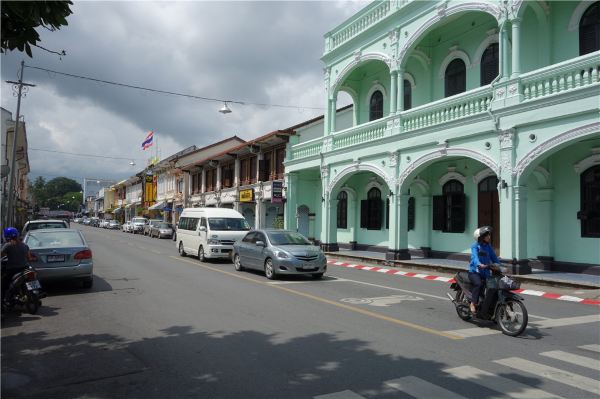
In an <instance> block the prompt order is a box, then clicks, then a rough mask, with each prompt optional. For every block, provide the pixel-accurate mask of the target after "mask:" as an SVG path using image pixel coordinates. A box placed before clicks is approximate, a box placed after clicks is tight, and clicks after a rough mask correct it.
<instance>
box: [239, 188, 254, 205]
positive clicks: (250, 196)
mask: <svg viewBox="0 0 600 399" xmlns="http://www.w3.org/2000/svg"><path fill="white" fill-rule="evenodd" d="M252 201H254V189H252V188H249V189H246V190H240V202H252Z"/></svg>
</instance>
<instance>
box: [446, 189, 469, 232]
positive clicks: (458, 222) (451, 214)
mask: <svg viewBox="0 0 600 399" xmlns="http://www.w3.org/2000/svg"><path fill="white" fill-rule="evenodd" d="M442 192H443V193H444V212H445V213H444V219H445V223H444V231H445V232H448V233H463V232H464V231H465V215H466V209H465V205H466V200H465V194H464V186H463V184H462V183H461V182H459V181H458V180H450V181H448V182H447V183H446V184H444V187H443V188H442Z"/></svg>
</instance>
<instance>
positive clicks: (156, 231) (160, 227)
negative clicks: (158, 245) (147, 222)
mask: <svg viewBox="0 0 600 399" xmlns="http://www.w3.org/2000/svg"><path fill="white" fill-rule="evenodd" d="M149 234H150V237H156V238H163V237H168V238H171V237H172V236H173V225H172V224H171V223H167V222H160V223H157V224H154V225H151V226H150V233H149Z"/></svg>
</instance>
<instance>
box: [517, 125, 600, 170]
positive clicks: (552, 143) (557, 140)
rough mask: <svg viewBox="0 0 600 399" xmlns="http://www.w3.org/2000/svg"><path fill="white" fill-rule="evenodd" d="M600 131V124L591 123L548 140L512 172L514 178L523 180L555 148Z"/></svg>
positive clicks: (530, 153) (531, 152)
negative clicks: (526, 171) (530, 166)
mask: <svg viewBox="0 0 600 399" xmlns="http://www.w3.org/2000/svg"><path fill="white" fill-rule="evenodd" d="M599 131H600V122H595V123H591V124H589V125H585V126H581V127H578V128H575V129H571V130H569V131H567V132H565V133H562V134H560V135H558V136H554V137H553V138H551V139H550V140H547V141H545V142H543V143H541V144H540V145H538V146H537V147H535V148H534V149H533V150H531V151H529V152H528V153H527V154H526V155H525V156H524V157H523V158H522V159H521V160H520V161H519V162H518V163H517V165H516V166H515V168H514V170H513V171H512V174H513V177H515V176H516V177H517V178H518V179H520V178H521V176H522V175H523V172H524V171H525V169H527V167H528V166H529V165H530V164H531V163H532V162H533V161H535V160H536V159H538V157H540V156H541V155H542V154H545V153H547V152H549V151H552V150H553V149H554V148H556V147H559V146H561V145H562V144H563V143H567V142H569V141H571V140H574V139H579V138H582V137H585V136H588V135H591V134H596V133H598V132H599Z"/></svg>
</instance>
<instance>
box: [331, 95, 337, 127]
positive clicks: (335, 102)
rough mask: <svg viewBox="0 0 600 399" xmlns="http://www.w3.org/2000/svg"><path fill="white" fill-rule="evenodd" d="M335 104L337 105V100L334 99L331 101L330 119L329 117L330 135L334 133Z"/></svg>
mask: <svg viewBox="0 0 600 399" xmlns="http://www.w3.org/2000/svg"><path fill="white" fill-rule="evenodd" d="M336 104H337V99H335V98H334V99H332V100H331V117H330V120H331V130H330V131H331V133H335V119H336V116H337V105H336Z"/></svg>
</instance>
